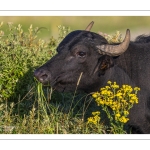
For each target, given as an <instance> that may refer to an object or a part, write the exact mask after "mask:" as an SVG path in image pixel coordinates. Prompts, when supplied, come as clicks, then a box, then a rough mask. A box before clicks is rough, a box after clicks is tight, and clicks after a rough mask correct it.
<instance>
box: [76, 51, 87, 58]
mask: <svg viewBox="0 0 150 150" xmlns="http://www.w3.org/2000/svg"><path fill="white" fill-rule="evenodd" d="M76 55H77V56H78V57H85V56H86V52H82V51H80V52H77V53H76Z"/></svg>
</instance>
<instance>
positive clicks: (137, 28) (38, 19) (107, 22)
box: [0, 16, 150, 39]
mask: <svg viewBox="0 0 150 150" xmlns="http://www.w3.org/2000/svg"><path fill="white" fill-rule="evenodd" d="M1 21H3V22H4V25H3V28H5V27H6V26H7V23H8V22H13V24H14V25H18V24H21V25H22V28H23V29H24V30H25V31H26V30H28V28H29V26H30V25H31V24H32V25H33V27H45V28H47V29H43V30H42V32H40V34H39V36H40V37H41V38H45V39H47V38H49V37H51V36H54V37H57V36H58V25H63V26H67V27H70V28H71V30H76V29H85V27H86V26H87V25H88V24H89V23H90V22H91V21H94V22H95V23H94V26H93V28H92V31H94V32H99V31H101V32H104V33H108V34H111V33H114V32H116V31H118V30H119V31H121V33H122V34H125V31H126V29H127V28H129V29H130V30H131V39H134V37H135V36H137V35H139V34H149V33H150V16H0V22H1Z"/></svg>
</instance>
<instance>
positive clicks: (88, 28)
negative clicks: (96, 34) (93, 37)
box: [85, 21, 94, 31]
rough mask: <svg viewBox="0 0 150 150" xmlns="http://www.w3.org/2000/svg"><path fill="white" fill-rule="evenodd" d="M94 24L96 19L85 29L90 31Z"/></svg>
mask: <svg viewBox="0 0 150 150" xmlns="http://www.w3.org/2000/svg"><path fill="white" fill-rule="evenodd" d="M93 24H94V21H92V22H91V23H90V24H89V25H88V26H87V27H86V29H85V31H90V30H91V28H92V26H93Z"/></svg>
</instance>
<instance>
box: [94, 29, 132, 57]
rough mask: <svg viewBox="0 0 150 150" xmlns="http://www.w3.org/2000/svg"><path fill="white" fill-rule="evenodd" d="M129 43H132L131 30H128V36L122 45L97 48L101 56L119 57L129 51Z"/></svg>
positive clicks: (107, 45)
mask: <svg viewBox="0 0 150 150" xmlns="http://www.w3.org/2000/svg"><path fill="white" fill-rule="evenodd" d="M129 43H130V30H129V29H127V31H126V36H125V38H124V40H123V42H122V43H120V44H119V45H109V44H106V45H99V46H96V47H97V48H98V51H99V53H100V54H103V55H109V56H119V55H121V54H122V53H124V52H125V51H126V50H127V48H128V46H129Z"/></svg>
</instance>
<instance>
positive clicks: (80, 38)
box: [34, 22, 150, 133]
mask: <svg viewBox="0 0 150 150" xmlns="http://www.w3.org/2000/svg"><path fill="white" fill-rule="evenodd" d="M92 25H93V22H91V23H90V24H89V25H88V27H87V28H86V29H85V30H76V31H73V32H71V33H69V34H68V35H67V36H66V37H65V38H64V40H63V41H62V42H61V43H60V44H59V46H58V47H57V52H58V53H57V54H56V55H55V56H54V57H53V58H51V59H50V60H49V61H48V62H46V63H45V64H44V65H43V66H41V67H39V68H38V69H37V70H36V71H35V72H34V76H35V77H36V78H37V79H38V80H39V81H40V82H42V83H43V84H50V85H51V86H52V87H53V88H55V89H56V90H58V91H60V92H62V91H74V90H75V89H76V87H78V90H82V91H85V92H87V93H90V92H94V91H98V90H99V88H101V87H104V86H105V85H106V83H107V81H108V80H110V81H116V82H117V83H118V84H119V85H122V84H129V85H132V86H133V87H134V86H137V87H140V89H141V90H140V91H139V95H138V96H139V103H138V104H136V105H135V106H134V107H133V108H132V109H131V111H130V114H129V119H130V120H129V122H128V124H129V125H130V126H131V127H132V128H133V129H136V132H135V133H150V37H149V36H147V37H146V36H139V37H137V39H136V40H135V41H134V42H132V41H130V30H129V29H127V31H126V35H125V38H124V41H123V42H122V43H119V44H108V42H107V40H106V39H105V38H104V37H103V36H101V35H99V34H97V33H94V32H90V29H91V27H92Z"/></svg>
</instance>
